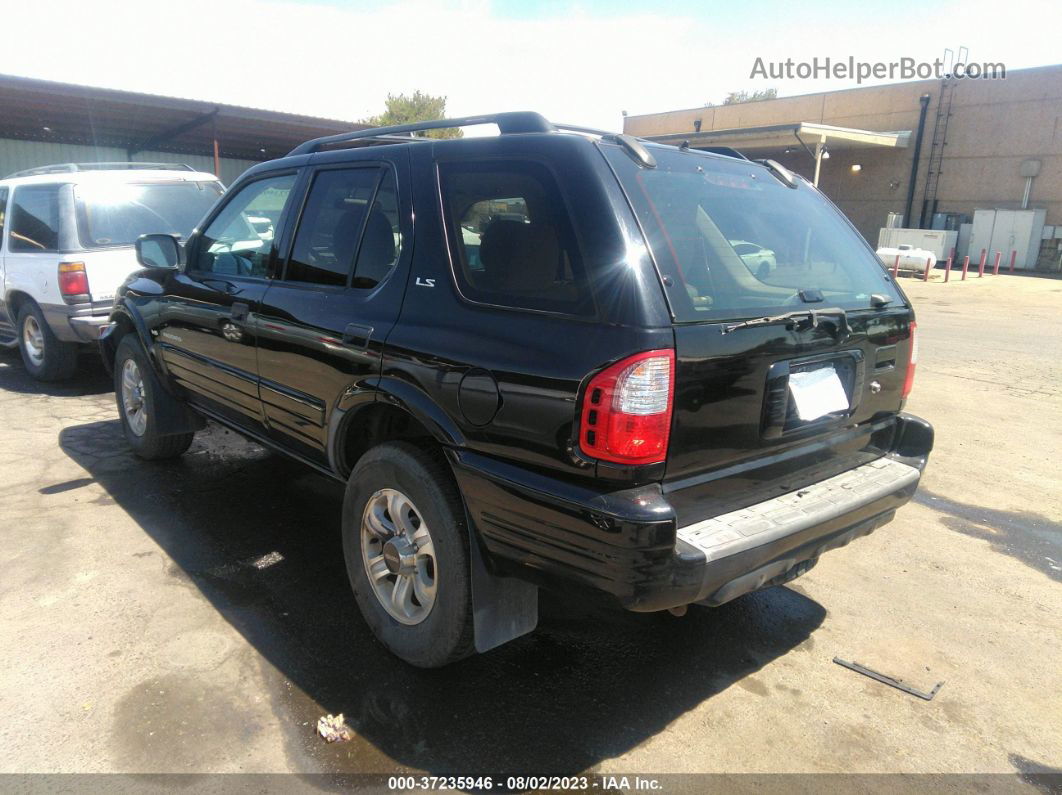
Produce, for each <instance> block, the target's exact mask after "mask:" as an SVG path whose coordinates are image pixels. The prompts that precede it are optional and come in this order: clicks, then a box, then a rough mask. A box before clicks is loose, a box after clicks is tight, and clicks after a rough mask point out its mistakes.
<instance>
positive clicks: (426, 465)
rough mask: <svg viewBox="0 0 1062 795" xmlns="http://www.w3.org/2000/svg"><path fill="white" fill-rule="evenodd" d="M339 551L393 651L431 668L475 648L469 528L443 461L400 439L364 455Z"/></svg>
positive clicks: (371, 621)
mask: <svg viewBox="0 0 1062 795" xmlns="http://www.w3.org/2000/svg"><path fill="white" fill-rule="evenodd" d="M343 554H344V558H345V560H346V565H347V575H348V577H349V578H350V583H351V586H352V587H353V589H354V597H355V599H356V600H357V602H358V607H359V608H360V610H361V613H362V615H363V616H364V617H365V621H366V623H368V625H369V627H370V629H372V631H373V634H374V635H376V637H377V638H378V639H379V640H380V642H381V643H383V644H384V646H386V647H387V648H388V650H390V651H391V652H392V653H393V654H394V655H395V656H397V657H400V658H401V659H403V660H405V661H406V662H408V663H410V664H411V665H416V666H418V667H421V668H438V667H440V666H443V665H447V664H448V663H451V662H455V661H457V660H460V659H461V658H463V657H467V656H468V655H470V654H471V653H472V651H473V648H474V644H473V634H472V633H473V629H472V595H471V585H470V569H469V557H468V530H467V529H466V527H465V522H464V509H463V508H462V506H461V501H460V497H459V496H458V493H457V490H456V487H455V486H454V484H453V482H452V475H451V473H450V471H449V468H448V467H447V465H446V461H445V460H443V459H442V458H441V457H436V456H434V455H431V454H430V453H428V452H425V451H424V450H421V449H420V448H418V447H416V446H414V445H412V444H409V443H407V442H391V443H388V444H383V445H380V446H379V447H376V448H374V449H372V450H370V451H369V452H368V453H366V454H365V455H364V456H362V458H361V460H359V461H358V463H357V466H355V468H354V471H353V472H352V473H351V475H350V479H349V481H348V482H347V490H346V494H345V496H344V500H343Z"/></svg>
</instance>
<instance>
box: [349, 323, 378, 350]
mask: <svg viewBox="0 0 1062 795" xmlns="http://www.w3.org/2000/svg"><path fill="white" fill-rule="evenodd" d="M371 338H372V326H359V325H357V324H356V323H348V324H347V327H346V328H345V329H343V343H344V344H346V345H355V346H357V347H359V348H361V349H362V350H365V349H366V348H368V347H369V340H370V339H371Z"/></svg>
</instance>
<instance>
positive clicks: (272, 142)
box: [0, 75, 365, 160]
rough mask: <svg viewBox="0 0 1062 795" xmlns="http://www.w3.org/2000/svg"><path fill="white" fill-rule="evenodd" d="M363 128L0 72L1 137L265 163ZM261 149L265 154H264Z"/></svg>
mask: <svg viewBox="0 0 1062 795" xmlns="http://www.w3.org/2000/svg"><path fill="white" fill-rule="evenodd" d="M364 127H365V125H363V124H355V123H352V122H346V121H341V120H338V119H323V118H318V117H314V116H301V115H298V114H295V113H282V112H280V111H274V110H263V109H259V108H248V107H241V106H239V105H228V104H225V103H221V102H206V101H202V100H193V99H181V98H177V97H164V96H158V95H155V94H141V93H137V92H134V91H121V90H117V89H111V88H95V87H91V86H79V85H74V84H71V83H57V82H53V81H50V80H38V79H36V78H29V77H16V76H13V75H0V138H15V139H22V140H31V141H52V142H57V143H75V144H88V145H94V146H113V147H121V148H123V149H130V150H133V151H136V150H144V149H150V150H153V151H163V152H174V153H187V154H202V155H207V154H212V153H213V141H214V136H215V135H216V136H217V140H218V145H219V148H220V150H221V155H222V156H223V157H233V158H241V159H247V160H267V159H270V158H274V157H279V156H281V155H283V154H286V153H287V152H288V151H290V150H291V149H292V148H294V147H295V146H297V145H298V144H300V143H302V142H303V141H306V140H309V139H310V138H317V137H319V136H322V135H333V134H335V133H340V132H347V131H349V130H359V129H363V128H364ZM262 150H265V151H262Z"/></svg>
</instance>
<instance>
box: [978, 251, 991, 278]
mask: <svg viewBox="0 0 1062 795" xmlns="http://www.w3.org/2000/svg"><path fill="white" fill-rule="evenodd" d="M987 256H988V252H987V251H985V250H984V249H981V261H980V262H979V263H978V265H977V278H978V279H983V278H985V257H987Z"/></svg>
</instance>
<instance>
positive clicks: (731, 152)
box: [697, 146, 748, 160]
mask: <svg viewBox="0 0 1062 795" xmlns="http://www.w3.org/2000/svg"><path fill="white" fill-rule="evenodd" d="M697 148H698V149H700V150H701V151H702V152H711V153H712V154H716V155H726V156H727V157H736V158H737V159H738V160H748V158H747V157H745V155H743V154H741V152H739V151H738V150H737V149H735V148H734V147H732V146H698V147H697Z"/></svg>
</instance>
